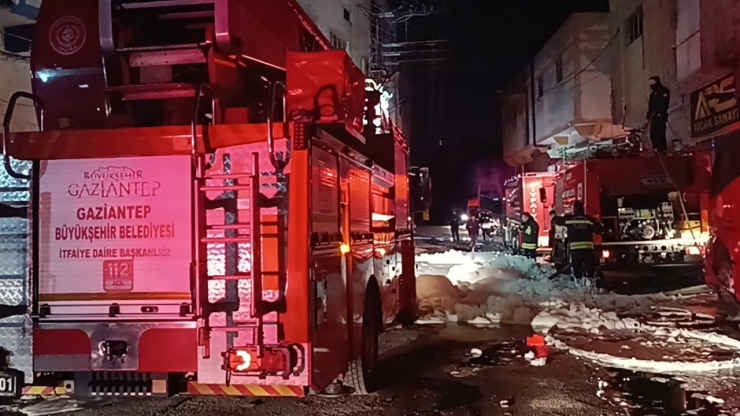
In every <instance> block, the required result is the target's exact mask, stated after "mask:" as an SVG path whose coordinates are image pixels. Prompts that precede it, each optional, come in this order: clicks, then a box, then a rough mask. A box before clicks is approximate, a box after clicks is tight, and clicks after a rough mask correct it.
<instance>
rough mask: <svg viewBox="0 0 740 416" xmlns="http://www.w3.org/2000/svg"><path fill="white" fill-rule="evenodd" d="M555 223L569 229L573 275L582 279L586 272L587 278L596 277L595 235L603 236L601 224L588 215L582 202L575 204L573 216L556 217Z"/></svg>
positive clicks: (569, 247)
mask: <svg viewBox="0 0 740 416" xmlns="http://www.w3.org/2000/svg"><path fill="white" fill-rule="evenodd" d="M553 223H554V224H556V225H560V226H565V227H566V228H567V229H568V249H569V251H570V264H571V267H573V275H574V276H575V277H576V278H578V279H580V278H582V277H583V275H584V272H585V275H586V276H587V277H590V278H594V277H596V276H595V274H596V254H595V252H594V234H601V232H602V230H603V226H602V225H601V223H599V222H598V221H597V220H596V219H594V218H592V217H590V216H588V215H586V210H585V208H584V206H583V202H581V201H576V203H575V204H574V206H573V215H564V216H562V217H555V218H554V219H553Z"/></svg>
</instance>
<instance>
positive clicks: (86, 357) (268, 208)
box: [0, 0, 416, 396]
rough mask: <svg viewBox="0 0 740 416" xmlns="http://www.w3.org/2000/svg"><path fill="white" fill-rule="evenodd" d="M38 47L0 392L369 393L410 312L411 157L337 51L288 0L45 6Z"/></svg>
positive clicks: (6, 236)
mask: <svg viewBox="0 0 740 416" xmlns="http://www.w3.org/2000/svg"><path fill="white" fill-rule="evenodd" d="M36 39H37V40H38V41H34V42H33V50H32V56H31V70H32V76H33V93H32V94H31V93H16V94H14V95H13V96H12V98H11V99H10V103H9V106H8V109H7V113H6V115H5V120H4V134H3V143H4V148H5V152H4V155H5V169H4V171H3V173H2V174H0V180H2V196H3V200H2V201H3V204H4V206H5V207H9V208H13V207H16V208H20V209H17V210H15V211H12V210H11V211H12V212H13V213H14V214H10V215H11V216H13V215H14V216H15V217H10V218H2V219H0V221H2V222H3V225H2V230H3V234H2V236H1V237H0V238H2V240H0V243H1V244H0V247H1V248H2V260H0V263H1V264H2V267H3V269H4V271H3V273H2V276H1V277H0V279H2V281H3V287H4V290H3V293H2V297H1V298H0V303H2V304H5V305H24V306H26V307H27V313H23V314H19V315H14V316H4V317H2V319H0V325H1V326H2V327H3V330H2V331H0V336H1V338H0V346H1V347H2V348H0V350H2V351H3V352H4V353H5V354H6V355H9V359H8V360H0V364H2V365H0V380H2V383H0V396H15V395H17V394H20V393H21V392H25V393H26V394H37V393H55V392H56V393H59V392H64V393H66V394H75V395H96V394H105V395H158V394H169V393H173V392H178V391H185V392H187V393H190V394H216V395H229V396H235V395H236V396H239V395H245V396H246V395H256V396H303V395H304V394H306V393H307V392H308V391H309V390H311V391H316V392H326V391H341V390H342V389H337V386H340V385H347V386H350V387H353V388H354V390H355V391H357V392H364V391H367V390H368V389H371V388H372V386H373V381H374V380H375V375H376V369H377V356H378V334H379V332H381V331H382V330H383V329H384V327H385V326H386V325H387V324H390V323H391V322H392V321H394V320H398V319H400V318H403V319H404V320H408V319H413V316H414V310H415V304H416V295H415V276H414V271H415V270H414V269H415V267H414V247H413V239H412V238H411V229H412V226H411V221H410V215H409V206H408V205H409V204H408V199H409V195H408V193H409V190H408V175H407V159H408V147H407V145H406V141H405V140H404V138H403V136H402V134H401V133H400V132H399V131H398V130H397V129H389V130H382V131H379V130H377V129H376V128H375V126H373V128H372V131H370V132H365V134H363V130H364V128H363V119H367V115H366V114H364V107H365V91H364V89H365V78H364V75H363V74H362V73H361V71H360V70H359V69H357V68H356V67H355V66H354V64H353V63H352V61H351V60H350V59H349V58H348V56H347V54H346V53H345V52H344V51H340V50H329V49H330V46H329V45H330V43H329V42H328V41H327V40H326V38H325V37H324V36H322V35H321V32H320V31H319V30H318V29H317V27H316V25H315V24H314V23H313V22H312V21H311V20H310V19H309V18H308V16H307V15H306V13H305V12H304V11H303V10H302V9H301V8H300V6H299V5H298V4H297V2H296V1H295V0H196V1H192V0H187V1H184V0H183V1H166V0H152V1H141V0H102V1H98V0H45V1H44V2H43V3H42V5H41V7H40V10H39V15H38V23H37V25H36ZM286 51H287V52H286ZM20 100H27V101H28V102H26V103H19V101H20ZM16 105H34V106H35V108H36V111H37V114H38V117H39V124H40V126H41V131H40V132H11V131H9V127H10V121H11V120H12V116H13V111H14V109H15V107H16ZM367 107H369V108H371V110H369V111H372V108H374V107H375V106H367ZM279 114H280V115H279ZM278 115H279V116H278ZM370 116H372V115H370ZM25 206H27V209H26V210H24V209H22V208H23V207H25ZM23 212H27V216H26V215H25V214H18V213H23ZM4 216H6V215H4ZM6 217H7V216H6ZM0 309H1V308H0ZM5 361H7V362H5ZM24 385H25V387H23V386H24Z"/></svg>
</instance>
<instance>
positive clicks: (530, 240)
mask: <svg viewBox="0 0 740 416" xmlns="http://www.w3.org/2000/svg"><path fill="white" fill-rule="evenodd" d="M539 236H540V225H539V224H537V221H535V220H534V218H532V217H529V219H528V220H527V221H526V222H525V223H523V224H522V249H524V250H537V240H538V239H539Z"/></svg>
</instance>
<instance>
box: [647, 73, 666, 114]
mask: <svg viewBox="0 0 740 416" xmlns="http://www.w3.org/2000/svg"><path fill="white" fill-rule="evenodd" d="M650 79H651V80H654V81H655V84H653V85H651V86H650V89H651V90H652V92H651V93H650V100H649V101H648V112H647V114H646V116H645V117H646V118H647V119H648V120H651V119H652V118H653V117H656V118H665V117H668V107H669V106H670V101H671V92H670V91H669V90H668V88H666V87H665V86H664V85H663V84H661V83H660V77H652V78H650Z"/></svg>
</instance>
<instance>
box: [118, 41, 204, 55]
mask: <svg viewBox="0 0 740 416" xmlns="http://www.w3.org/2000/svg"><path fill="white" fill-rule="evenodd" d="M210 46H211V45H210V44H208V43H203V44H200V43H185V44H181V45H155V46H131V47H126V48H118V49H116V52H118V53H132V52H168V51H182V50H192V49H195V50H198V51H201V52H202V51H203V49H207V48H209V47H210Z"/></svg>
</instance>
